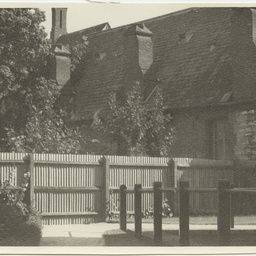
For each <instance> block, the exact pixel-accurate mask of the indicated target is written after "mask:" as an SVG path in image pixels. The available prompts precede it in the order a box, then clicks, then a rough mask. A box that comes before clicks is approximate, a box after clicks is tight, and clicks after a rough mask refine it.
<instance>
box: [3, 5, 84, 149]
mask: <svg viewBox="0 0 256 256" xmlns="http://www.w3.org/2000/svg"><path fill="white" fill-rule="evenodd" d="M44 20H45V15H44V13H43V12H42V11H40V10H39V9H28V8H22V9H21V8H17V9H0V58H1V64H0V100H1V106H0V118H1V124H0V138H1V141H0V149H1V150H4V151H6V150H14V151H19V152H21V151H22V152H23V151H26V152H38V153H39V152H52V153H54V152H56V153H57V152H62V153H64V152H69V153H70V152H77V151H78V150H79V141H78V137H79V133H78V132H77V131H73V130H72V129H70V128H67V127H66V126H65V123H64V121H63V120H64V117H65V114H64V113H63V111H62V110H61V109H60V108H59V107H57V106H56V101H57V99H58V97H59V95H60V90H61V88H60V86H59V85H57V84H56V82H55V81H53V80H50V79H49V77H48V67H47V63H48V61H49V59H50V58H51V57H52V53H51V46H50V43H49V41H48V40H47V38H46V36H47V34H46V33H45V30H44V28H43V27H42V26H41V25H40V24H41V23H42V22H43V21H44ZM72 136H74V138H72Z"/></svg>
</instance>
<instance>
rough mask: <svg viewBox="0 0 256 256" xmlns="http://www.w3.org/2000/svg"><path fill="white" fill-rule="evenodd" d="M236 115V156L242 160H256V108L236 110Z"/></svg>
mask: <svg viewBox="0 0 256 256" xmlns="http://www.w3.org/2000/svg"><path fill="white" fill-rule="evenodd" d="M235 117H236V120H235V124H234V133H235V135H236V145H235V156H236V158H238V159H240V160H256V110H243V111H236V113H235Z"/></svg>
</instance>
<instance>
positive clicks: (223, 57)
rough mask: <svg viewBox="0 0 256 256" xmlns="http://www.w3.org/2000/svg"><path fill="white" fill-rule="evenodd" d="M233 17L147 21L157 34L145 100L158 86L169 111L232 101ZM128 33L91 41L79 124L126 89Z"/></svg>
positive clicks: (200, 14) (193, 15) (226, 12)
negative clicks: (125, 45) (90, 58)
mask: <svg viewBox="0 0 256 256" xmlns="http://www.w3.org/2000/svg"><path fill="white" fill-rule="evenodd" d="M233 15H234V9H233V8H193V9H187V10H184V11H180V12H177V13H172V14H169V15H164V16H161V17H157V18H153V19H149V20H146V21H143V22H142V23H144V24H145V25H146V27H147V28H148V29H149V30H150V31H151V32H152V33H153V35H152V41H153V52H154V60H153V65H152V66H151V68H150V69H149V71H148V72H147V74H146V75H145V77H144V81H145V86H146V87H147V89H146V95H150V92H152V90H153V88H154V87H155V86H156V85H157V82H156V81H159V82H161V83H162V84H163V87H164V99H165V106H166V107H167V108H179V107H193V106H207V105H216V104H223V103H225V102H227V101H229V100H230V99H231V98H232V96H233V92H232V90H233V72H234V71H233V68H232V61H231V60H232V58H231V49H232V47H231V43H232V36H231V33H232V18H233ZM128 27H129V25H127V26H122V27H119V28H115V29H110V30H106V31H102V32H98V33H92V34H90V35H88V41H89V48H90V49H91V50H92V51H93V52H95V56H96V57H95V59H94V60H93V61H92V63H91V65H90V66H89V67H87V68H86V70H85V73H84V76H83V77H82V78H81V81H80V82H79V83H78V85H77V99H76V111H77V119H87V118H91V117H92V116H93V115H94V114H95V113H96V112H97V111H98V110H99V109H104V108H106V107H107V102H108V95H109V93H110V92H113V91H118V90H119V88H121V87H122V86H124V81H123V79H124V72H125V66H124V65H125V64H124V61H123V60H124V43H125V37H124V33H125V31H126V30H127V28H128ZM66 37H68V35H66ZM151 95H152V93H151ZM149 100H150V99H149Z"/></svg>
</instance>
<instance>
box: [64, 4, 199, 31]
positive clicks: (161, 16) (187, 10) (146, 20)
mask: <svg viewBox="0 0 256 256" xmlns="http://www.w3.org/2000/svg"><path fill="white" fill-rule="evenodd" d="M197 9H202V8H200V7H191V8H186V9H182V10H179V11H176V12H171V13H167V14H164V15H160V16H156V17H153V18H149V19H145V20H140V21H136V22H132V23H129V24H125V25H122V26H118V27H115V28H110V29H108V30H104V31H96V32H92V33H90V35H95V34H99V33H100V34H102V33H108V32H112V31H115V30H119V29H122V28H124V27H128V26H131V25H134V24H138V23H144V22H149V21H155V20H161V19H164V18H166V17H168V16H178V15H180V14H184V13H188V12H190V11H193V10H197ZM73 33H74V32H73ZM70 34H71V33H70ZM68 35H69V34H68Z"/></svg>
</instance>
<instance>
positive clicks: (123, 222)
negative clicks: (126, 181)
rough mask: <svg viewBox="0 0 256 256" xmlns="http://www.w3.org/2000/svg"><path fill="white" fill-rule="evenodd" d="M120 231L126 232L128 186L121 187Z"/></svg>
mask: <svg viewBox="0 0 256 256" xmlns="http://www.w3.org/2000/svg"><path fill="white" fill-rule="evenodd" d="M119 200H120V229H121V230H123V231H126V186H125V185H121V186H120V199H119Z"/></svg>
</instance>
